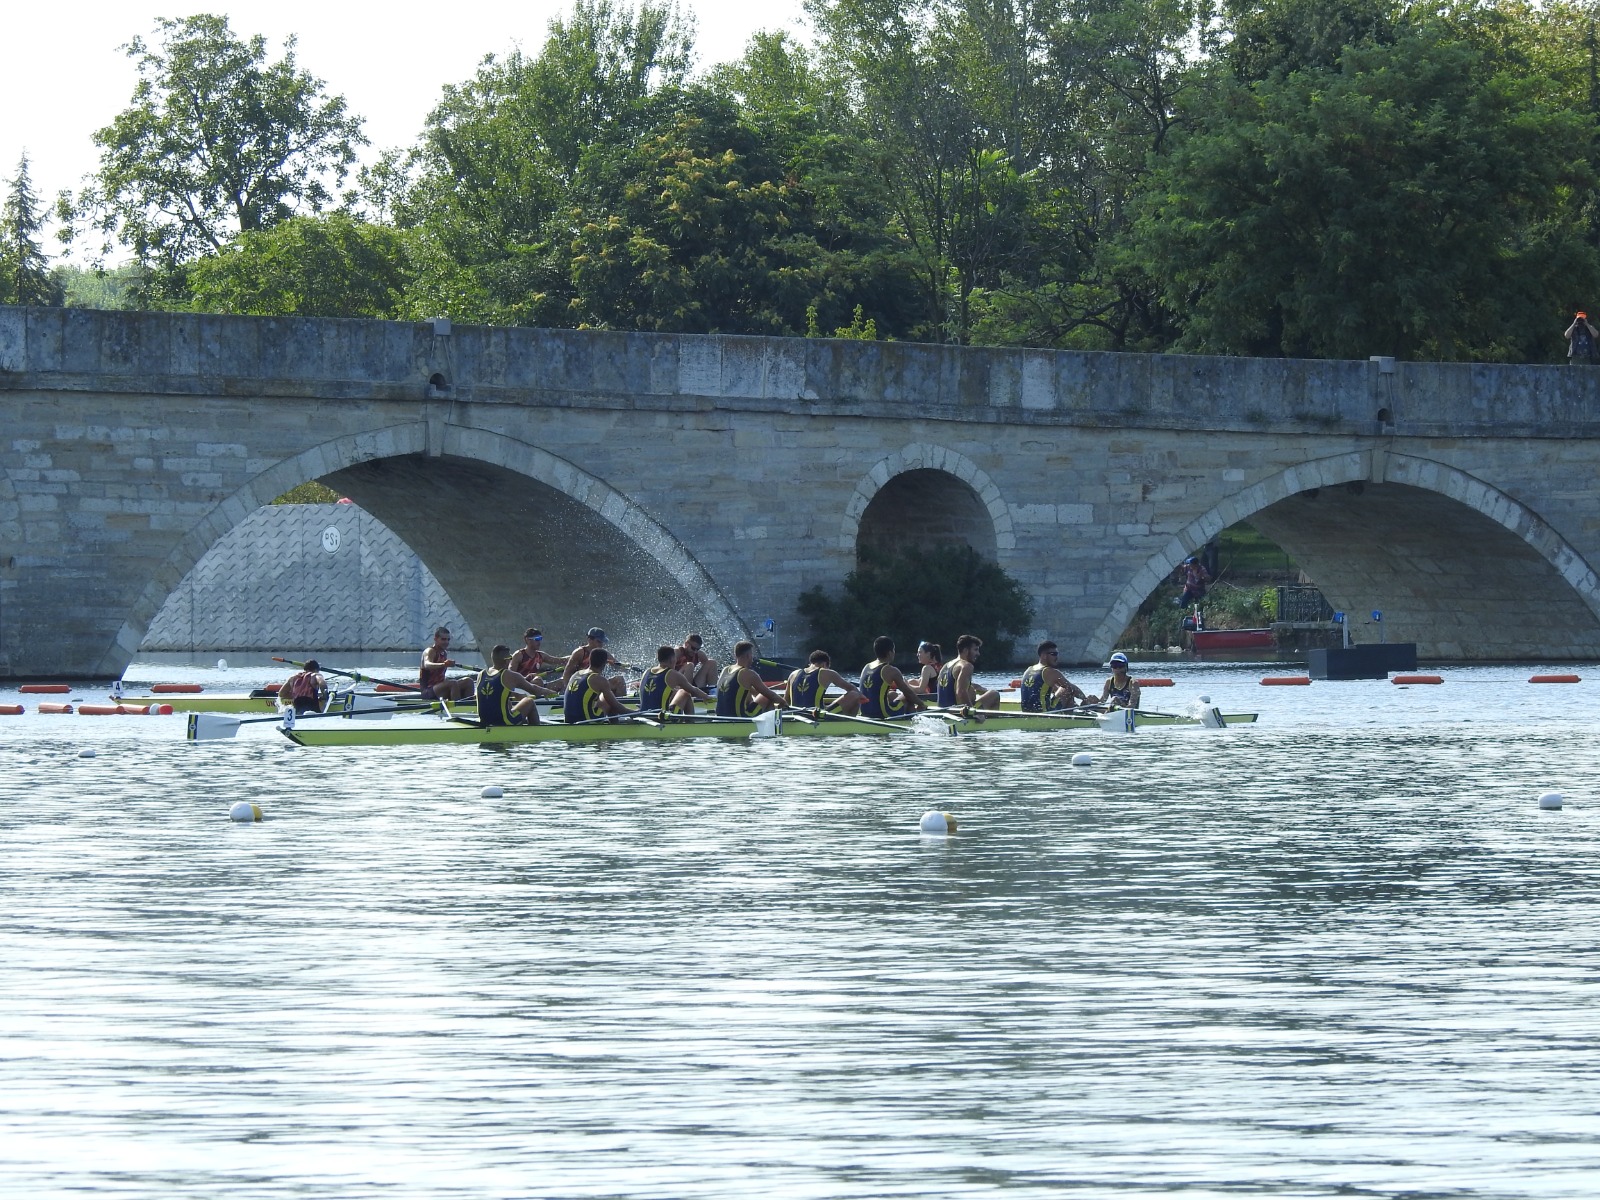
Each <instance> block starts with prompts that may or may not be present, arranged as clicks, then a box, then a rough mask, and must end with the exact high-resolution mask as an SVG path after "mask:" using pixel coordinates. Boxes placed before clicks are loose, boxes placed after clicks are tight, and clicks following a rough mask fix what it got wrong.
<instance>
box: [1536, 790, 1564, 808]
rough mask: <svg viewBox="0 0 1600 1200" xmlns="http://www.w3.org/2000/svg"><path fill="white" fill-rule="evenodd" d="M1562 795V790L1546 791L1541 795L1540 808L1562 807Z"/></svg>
mask: <svg viewBox="0 0 1600 1200" xmlns="http://www.w3.org/2000/svg"><path fill="white" fill-rule="evenodd" d="M1561 800H1562V796H1561V793H1560V792H1546V793H1545V794H1544V795H1542V796H1540V797H1539V807H1540V808H1560V807H1561Z"/></svg>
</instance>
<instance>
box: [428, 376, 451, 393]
mask: <svg viewBox="0 0 1600 1200" xmlns="http://www.w3.org/2000/svg"><path fill="white" fill-rule="evenodd" d="M449 390H450V381H449V380H448V379H446V378H445V377H444V376H443V375H442V374H440V373H439V372H437V371H435V372H434V373H433V374H432V375H431V376H429V377H428V392H429V393H430V394H431V395H434V396H441V395H443V394H444V393H445V392H448V391H449Z"/></svg>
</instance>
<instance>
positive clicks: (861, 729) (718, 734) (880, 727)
mask: <svg viewBox="0 0 1600 1200" xmlns="http://www.w3.org/2000/svg"><path fill="white" fill-rule="evenodd" d="M1255 719H1256V714H1255V713H1227V714H1224V716H1223V720H1224V721H1225V722H1226V723H1227V724H1229V725H1245V724H1250V723H1253V722H1254V721H1255ZM914 720H921V721H923V722H935V723H936V724H934V725H932V726H931V729H932V731H934V732H943V731H944V730H945V729H946V728H953V729H954V730H955V732H956V733H959V734H967V733H998V732H1002V731H1006V730H1025V731H1027V732H1030V733H1042V732H1048V731H1051V730H1060V729H1094V728H1097V727H1098V724H1097V722H1096V721H1095V719H1094V718H1093V717H1087V716H1060V717H1056V716H1050V715H1047V714H1041V713H997V714H995V715H993V716H988V717H956V716H954V715H951V716H924V717H921V718H910V719H904V720H897V721H868V720H860V719H853V718H850V717H845V716H839V715H829V714H823V715H822V716H821V717H820V719H813V718H811V717H797V716H794V715H792V714H790V715H786V716H785V717H784V719H783V723H782V736H783V737H850V736H856V735H872V734H876V735H878V736H880V737H893V736H904V735H907V734H910V733H912V721H914ZM1120 724H1121V723H1120V722H1119V727H1120ZM1134 724H1135V726H1136V727H1156V726H1168V725H1199V724H1200V720H1199V718H1197V717H1189V716H1183V715H1179V714H1169V713H1138V714H1135V717H1134ZM755 731H756V724H755V722H754V721H740V720H731V719H730V720H707V719H705V718H698V719H697V718H694V717H683V718H680V719H677V720H671V719H669V720H668V721H666V722H665V723H662V722H660V721H657V720H654V719H651V720H629V719H622V720H617V721H599V722H594V723H584V724H582V725H566V724H563V723H561V722H559V721H547V722H545V723H543V724H540V725H494V726H487V727H486V726H481V725H477V724H473V723H470V722H466V721H440V722H439V723H438V724H429V725H391V724H386V723H385V724H378V723H375V722H371V721H347V720H344V719H338V718H336V719H332V720H326V721H315V722H314V723H313V722H312V721H309V720H303V721H301V722H299V723H297V724H296V725H295V727H294V728H293V729H285V730H283V734H284V736H285V737H287V738H289V739H290V740H291V741H294V742H297V743H299V744H300V745H302V746H437V745H453V744H459V745H513V744H520V743H523V742H634V741H637V742H660V741H679V740H681V739H684V738H723V739H730V738H731V739H738V738H748V737H749V736H750V735H751V734H752V733H754V732H755Z"/></svg>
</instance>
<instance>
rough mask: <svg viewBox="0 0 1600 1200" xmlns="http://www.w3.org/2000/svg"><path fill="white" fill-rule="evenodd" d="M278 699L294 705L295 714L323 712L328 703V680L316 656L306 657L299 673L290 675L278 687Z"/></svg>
mask: <svg viewBox="0 0 1600 1200" xmlns="http://www.w3.org/2000/svg"><path fill="white" fill-rule="evenodd" d="M278 699H279V700H280V701H281V702H282V703H284V704H286V705H292V706H293V707H294V711H295V715H296V716H302V715H304V714H305V713H314V712H321V711H322V710H323V708H324V707H325V706H326V705H327V703H328V681H327V680H326V679H324V678H323V677H322V668H321V667H320V666H318V665H317V660H316V659H314V658H308V659H306V662H305V666H303V667H302V668H301V669H300V673H299V674H298V675H291V676H289V678H288V680H287V682H285V683H284V685H283V686H282V687H281V688H279V689H278Z"/></svg>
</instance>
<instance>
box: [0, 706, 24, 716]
mask: <svg viewBox="0 0 1600 1200" xmlns="http://www.w3.org/2000/svg"><path fill="white" fill-rule="evenodd" d="M27 711H28V710H27V709H25V708H23V707H22V705H20V704H0V715H3V716H7V717H20V716H21V715H22V714H23V713H25V712H27Z"/></svg>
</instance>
